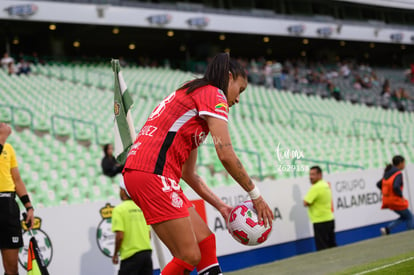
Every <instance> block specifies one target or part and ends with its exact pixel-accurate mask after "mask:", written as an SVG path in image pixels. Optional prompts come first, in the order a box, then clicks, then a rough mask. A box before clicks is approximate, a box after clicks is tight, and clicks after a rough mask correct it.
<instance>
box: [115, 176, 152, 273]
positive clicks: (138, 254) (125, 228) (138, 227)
mask: <svg viewBox="0 0 414 275" xmlns="http://www.w3.org/2000/svg"><path fill="white" fill-rule="evenodd" d="M119 186H120V191H119V196H120V198H121V200H122V202H121V204H120V205H118V206H116V207H115V208H114V210H113V211H112V231H113V232H115V250H114V255H113V256H112V262H113V263H114V264H118V262H119V257H121V266H120V268H119V272H118V275H152V258H151V254H152V248H151V240H150V239H151V238H150V236H151V232H150V227H149V225H147V223H146V221H145V218H144V214H143V213H142V210H141V209H140V208H139V207H138V206H137V205H136V204H135V202H134V201H133V200H132V199H131V198H130V196H129V195H128V192H127V190H126V188H125V184H124V181H123V180H121V182H120V184H119ZM118 254H120V255H118Z"/></svg>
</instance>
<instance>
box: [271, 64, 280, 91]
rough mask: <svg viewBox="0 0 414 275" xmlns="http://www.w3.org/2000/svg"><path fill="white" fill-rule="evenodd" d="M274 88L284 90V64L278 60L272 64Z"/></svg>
mask: <svg viewBox="0 0 414 275" xmlns="http://www.w3.org/2000/svg"><path fill="white" fill-rule="evenodd" d="M272 76H273V87H275V88H276V89H278V90H281V89H282V64H280V63H279V62H278V61H277V60H275V61H273V64H272Z"/></svg>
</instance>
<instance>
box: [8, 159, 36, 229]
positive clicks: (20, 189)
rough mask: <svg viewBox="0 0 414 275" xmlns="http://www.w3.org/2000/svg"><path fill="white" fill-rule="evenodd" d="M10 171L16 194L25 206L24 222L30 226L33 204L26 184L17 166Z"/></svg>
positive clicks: (32, 217) (31, 224) (32, 218)
mask: <svg viewBox="0 0 414 275" xmlns="http://www.w3.org/2000/svg"><path fill="white" fill-rule="evenodd" d="M10 173H11V175H12V178H13V182H14V185H15V188H16V194H17V195H18V196H19V198H20V201H21V202H22V203H23V205H24V207H25V208H26V212H27V218H26V224H30V228H32V226H33V222H34V211H33V205H32V203H31V202H30V198H29V195H28V194H27V190H26V186H25V185H24V183H23V180H22V178H21V177H20V172H19V168H18V167H14V168H11V169H10Z"/></svg>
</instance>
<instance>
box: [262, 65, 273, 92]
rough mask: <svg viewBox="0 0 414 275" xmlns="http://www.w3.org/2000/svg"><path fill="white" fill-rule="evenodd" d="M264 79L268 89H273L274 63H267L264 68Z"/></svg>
mask: <svg viewBox="0 0 414 275" xmlns="http://www.w3.org/2000/svg"><path fill="white" fill-rule="evenodd" d="M264 77H265V86H266V88H273V76H272V61H267V62H266V65H265V66H264Z"/></svg>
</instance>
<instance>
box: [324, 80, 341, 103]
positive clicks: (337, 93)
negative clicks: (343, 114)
mask: <svg viewBox="0 0 414 275" xmlns="http://www.w3.org/2000/svg"><path fill="white" fill-rule="evenodd" d="M326 88H327V90H328V92H329V94H330V95H331V96H332V97H333V98H335V99H336V100H337V101H339V100H341V90H340V89H339V88H338V87H336V86H335V84H333V83H332V82H328V84H327V86H326Z"/></svg>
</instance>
